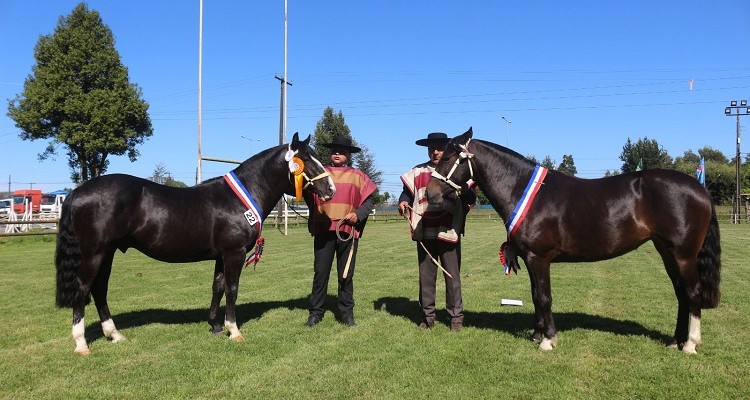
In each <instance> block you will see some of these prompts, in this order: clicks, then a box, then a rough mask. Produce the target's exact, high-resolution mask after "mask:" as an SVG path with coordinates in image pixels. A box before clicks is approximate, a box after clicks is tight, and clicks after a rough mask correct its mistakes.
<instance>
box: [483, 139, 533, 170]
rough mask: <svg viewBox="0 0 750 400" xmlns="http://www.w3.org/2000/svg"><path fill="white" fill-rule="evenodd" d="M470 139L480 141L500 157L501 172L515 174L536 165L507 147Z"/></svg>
mask: <svg viewBox="0 0 750 400" xmlns="http://www.w3.org/2000/svg"><path fill="white" fill-rule="evenodd" d="M472 141H473V142H478V143H480V144H481V145H483V146H484V147H486V148H488V149H489V150H490V151H491V152H492V153H493V154H495V155H496V156H497V157H499V158H501V160H502V161H501V163H502V166H503V171H502V172H503V173H510V174H511V175H517V174H518V173H520V172H523V171H527V170H528V169H529V168H534V166H535V165H536V164H535V163H534V162H533V161H531V160H529V159H528V158H526V157H524V156H522V155H521V154H519V153H517V152H516V151H514V150H511V149H509V148H507V147H504V146H501V145H499V144H496V143H492V142H488V141H486V140H481V139H472Z"/></svg>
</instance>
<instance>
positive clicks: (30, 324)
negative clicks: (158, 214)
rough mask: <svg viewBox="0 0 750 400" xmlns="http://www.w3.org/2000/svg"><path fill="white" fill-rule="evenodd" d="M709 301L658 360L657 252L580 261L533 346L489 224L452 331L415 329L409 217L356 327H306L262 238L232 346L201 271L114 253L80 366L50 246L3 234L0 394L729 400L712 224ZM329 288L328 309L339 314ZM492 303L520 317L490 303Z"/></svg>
mask: <svg viewBox="0 0 750 400" xmlns="http://www.w3.org/2000/svg"><path fill="white" fill-rule="evenodd" d="M721 229H722V232H721V233H722V246H723V254H722V255H723V258H722V259H723V271H722V278H723V279H722V287H721V289H722V299H721V304H720V306H719V308H717V309H714V310H705V311H704V312H703V320H702V328H703V330H702V333H703V345H701V346H700V347H699V348H698V352H699V354H698V355H695V356H688V355H685V354H682V353H681V352H679V351H676V350H671V349H667V348H665V343H666V342H667V341H668V339H669V337H670V336H671V335H672V333H673V330H674V324H675V318H676V308H677V304H676V300H675V297H674V294H673V290H672V287H671V284H670V283H669V280H668V278H667V276H666V273H665V271H664V267H663V266H662V264H661V261H660V258H659V256H658V254H657V253H656V251H655V250H654V248H653V246H652V245H651V244H650V243H649V244H645V245H644V246H642V247H641V248H640V249H638V250H637V251H635V252H632V253H630V254H627V255H625V256H623V257H620V258H617V259H614V260H609V261H605V262H599V263H590V264H556V265H553V267H552V288H553V297H554V303H553V310H554V312H555V321H556V323H557V326H558V329H559V331H560V332H559V338H560V343H559V345H558V347H557V348H556V349H555V350H553V351H551V352H540V351H538V350H537V349H536V345H535V344H534V343H533V342H531V341H530V340H529V335H530V333H531V328H532V325H531V324H532V317H533V305H532V304H531V294H530V285H529V278H528V275H527V273H526V270H525V267H524V268H523V269H522V270H521V271H520V273H519V275H514V276H512V277H510V278H506V277H505V276H503V275H502V273H501V268H500V265H499V262H498V256H497V252H498V249H499V246H500V243H501V242H502V241H503V240H504V239H505V233H504V229H503V226H502V223H500V222H498V221H497V220H494V219H491V218H488V219H487V220H472V221H470V222H469V224H468V227H467V232H468V234H467V236H466V237H465V240H464V246H463V268H462V280H463V295H464V304H465V307H466V310H465V315H466V317H465V328H464V330H462V331H461V332H459V333H451V332H450V330H449V327H448V326H447V325H446V318H447V314H446V313H445V311H444V305H445V301H444V291H443V288H444V285H443V281H442V279H439V281H438V285H439V290H438V299H437V305H438V308H439V314H438V317H439V318H440V321H439V323H438V324H436V326H435V328H434V329H432V330H429V331H420V330H419V329H417V327H416V324H417V322H419V318H420V309H419V305H418V303H417V293H418V285H417V263H416V245H415V244H414V242H412V241H411V240H410V239H409V235H408V227H407V225H406V224H405V223H404V222H401V221H395V220H389V221H388V222H385V221H378V222H374V223H373V222H371V223H369V224H368V226H367V229H366V230H365V235H364V237H363V239H362V241H361V242H360V251H359V254H358V263H357V269H356V271H355V300H356V306H355V314H356V318H357V323H358V326H357V327H354V328H347V327H345V326H344V325H342V324H340V323H338V322H336V321H335V318H334V316H333V313H332V312H327V313H326V315H325V318H324V319H323V322H322V323H321V324H319V325H317V326H316V327H314V328H312V329H309V328H305V327H304V326H303V324H304V322H305V321H306V319H307V296H308V295H309V291H310V288H311V285H312V261H313V259H312V239H311V238H310V236H309V235H308V234H307V232H306V230H305V229H304V228H302V227H292V228H290V230H289V235H288V236H286V237H285V236H283V235H281V234H280V233H279V232H278V231H276V230H275V229H274V228H272V227H267V228H266V229H264V236H265V237H266V249H265V253H264V255H263V259H262V261H261V262H260V263H259V264H258V269H257V270H255V271H253V270H252V268H248V269H245V270H244V271H243V275H242V279H241V284H240V295H239V299H238V304H239V306H238V322H239V323H240V324H241V326H240V328H241V331H242V333H243V335H244V337H245V342H243V343H233V342H231V341H230V340H229V339H228V338H227V337H226V336H214V335H211V334H210V333H209V326H208V324H207V323H206V317H207V314H208V306H209V303H210V299H211V280H212V273H213V264H212V263H210V262H203V263H195V264H166V263H160V262H157V261H154V260H151V259H149V258H147V257H145V256H143V255H142V254H140V253H138V252H137V251H134V250H130V251H128V253H126V254H117V255H116V256H115V262H114V267H113V272H112V277H111V279H110V290H109V303H110V308H111V310H112V313H113V315H114V321H115V323H116V325H117V327H118V329H119V330H120V332H121V333H123V334H124V335H125V336H126V337H127V338H128V340H126V341H124V342H121V343H116V344H112V343H109V342H108V341H107V340H106V339H105V338H104V337H103V335H102V331H101V327H100V325H99V320H98V316H97V314H96V309H95V308H94V306H93V304H92V305H91V306H89V307H87V309H86V311H87V314H86V323H87V324H86V325H87V330H86V336H87V339H88V341H89V345H90V347H91V351H92V354H91V356H89V357H80V356H75V355H74V354H73V348H74V344H73V341H72V339H71V337H70V328H71V326H70V323H71V314H72V313H71V310H69V309H57V308H55V307H54V280H55V273H54V265H53V253H54V237H53V236H44V237H26V238H0V310H2V314H1V315H2V320H3V332H2V334H0V398H8V399H11V398H12V399H20V398H34V399H76V398H81V399H83V398H86V399H88V398H118V399H127V398H175V399H178V398H179V399H185V398H191V399H195V398H262V399H277V398H301V399H308V398H309V399H338V398H342V399H343V398H347V399H348V398H360V399H402V398H491V399H540V398H543V399H558V398H566V399H568V398H571V399H582V398H607V399H612V398H615V399H618V398H623V399H625V398H627V399H631V398H642V399H656V398H664V399H739V398H747V397H748V393H750V373H748V370H750V350H749V349H748V348H747V347H745V346H748V345H749V344H750V330H749V329H750V317H748V312H747V310H748V306H749V305H750V287H749V286H750V285H749V281H750V270H749V268H748V263H747V260H748V258H750V246H748V245H749V244H750V225H747V224H745V225H739V226H737V225H730V224H722V225H721ZM335 285H336V283H335V277H333V276H332V284H331V286H330V287H329V294H330V295H331V296H330V297H329V302H328V310H330V311H333V310H335V309H336V303H335V293H336V287H335ZM501 298H510V299H518V300H522V301H523V302H524V304H523V306H520V307H507V306H503V307H501V306H500V299H501Z"/></svg>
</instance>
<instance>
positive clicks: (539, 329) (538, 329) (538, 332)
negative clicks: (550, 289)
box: [526, 267, 544, 343]
mask: <svg viewBox="0 0 750 400" xmlns="http://www.w3.org/2000/svg"><path fill="white" fill-rule="evenodd" d="M526 269H527V270H528V272H529V282H530V283H531V298H532V300H533V299H536V298H537V297H538V296H539V295H538V294H537V292H538V291H539V285H537V282H536V278H535V277H534V273H535V271H536V269H533V268H529V267H527V268H526ZM543 332H544V317H543V316H542V309H541V308H540V307H539V306H538V305H537V302H536V301H534V332H533V333H532V334H531V340H532V341H534V342H535V343H539V342H541V341H542V334H543Z"/></svg>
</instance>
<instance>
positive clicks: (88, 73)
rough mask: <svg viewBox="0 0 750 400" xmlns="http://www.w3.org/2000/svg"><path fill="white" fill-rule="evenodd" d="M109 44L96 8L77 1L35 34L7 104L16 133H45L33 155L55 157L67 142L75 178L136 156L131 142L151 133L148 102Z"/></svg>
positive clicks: (24, 136) (108, 34) (78, 179)
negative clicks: (25, 70)
mask: <svg viewBox="0 0 750 400" xmlns="http://www.w3.org/2000/svg"><path fill="white" fill-rule="evenodd" d="M114 44H115V40H114V36H113V35H112V31H111V30H110V29H109V27H108V26H107V25H105V24H104V23H103V22H102V19H101V17H100V15H99V13H98V12H97V11H93V10H92V11H89V9H88V7H87V5H86V3H80V4H78V5H77V6H76V7H75V8H74V9H73V11H72V12H71V14H70V15H68V16H67V17H60V19H59V21H58V24H57V27H56V28H55V31H54V33H53V34H51V35H43V36H41V37H40V38H39V41H38V42H37V44H36V47H35V48H34V58H35V59H36V64H35V65H34V66H32V74H31V75H29V76H28V77H27V78H26V81H25V82H24V88H23V92H22V93H21V94H19V95H16V98H15V99H13V100H10V101H9V104H8V116H9V117H10V118H11V119H12V120H13V121H14V122H15V123H16V126H17V127H18V128H20V129H21V134H20V137H21V139H23V140H32V141H33V140H38V139H49V144H48V146H47V148H46V149H45V151H44V152H43V153H41V154H39V156H38V157H39V159H40V160H45V159H47V158H50V157H53V158H54V156H55V155H56V153H57V151H56V149H57V147H58V145H60V144H62V145H64V146H65V147H66V148H67V156H68V165H69V166H70V169H71V178H72V179H73V181H74V182H76V183H79V182H82V181H86V180H89V179H91V178H94V177H96V176H99V175H101V174H102V173H104V172H105V171H106V170H107V167H108V165H109V159H108V158H109V156H111V155H116V156H119V155H123V154H127V155H128V158H129V159H130V160H131V161H135V160H136V159H137V157H138V155H139V152H138V150H137V149H136V146H137V145H139V144H141V143H143V141H144V139H145V138H147V137H149V136H151V135H152V133H153V129H152V127H151V119H150V118H149V116H148V113H147V111H148V104H147V103H146V102H145V101H144V100H142V99H141V89H140V88H139V87H138V86H137V85H135V84H131V83H129V81H128V70H127V68H126V67H124V66H123V65H122V63H121V62H120V55H119V53H118V52H117V50H115V46H114Z"/></svg>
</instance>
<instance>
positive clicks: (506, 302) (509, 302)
mask: <svg viewBox="0 0 750 400" xmlns="http://www.w3.org/2000/svg"><path fill="white" fill-rule="evenodd" d="M500 305H501V306H522V305H523V301H521V300H513V299H500Z"/></svg>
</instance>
